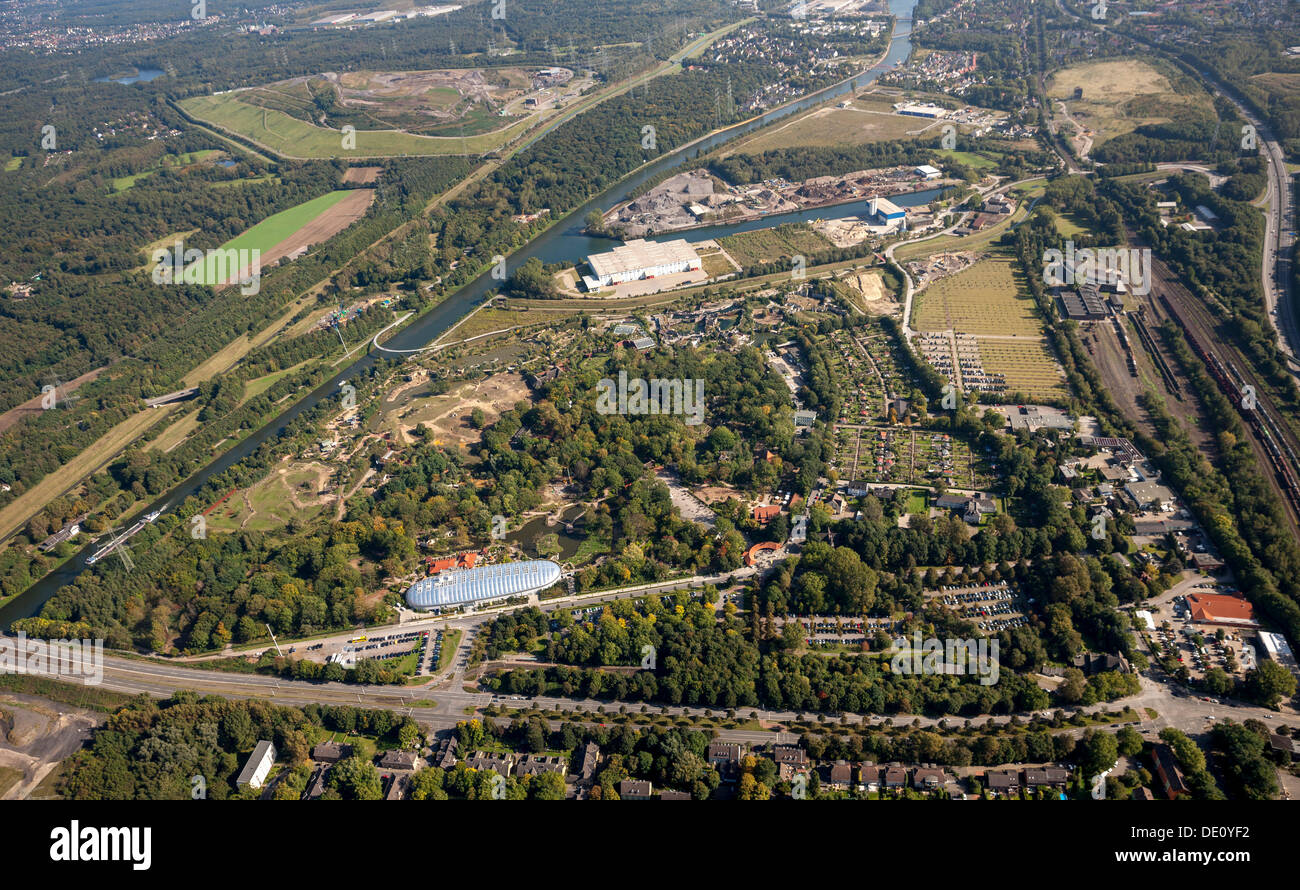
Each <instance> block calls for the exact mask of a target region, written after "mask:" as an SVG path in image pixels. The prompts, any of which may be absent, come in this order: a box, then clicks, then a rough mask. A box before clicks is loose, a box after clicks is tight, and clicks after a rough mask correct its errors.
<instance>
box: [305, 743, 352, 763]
mask: <svg viewBox="0 0 1300 890" xmlns="http://www.w3.org/2000/svg"><path fill="white" fill-rule="evenodd" d="M351 756H352V746H351V745H344V744H340V743H339V742H321V743H320V744H319V745H317V746H316V747H315V748H312V749H311V759H312V760H314V761H316V762H317V763H338V762H339V761H340V760H346V759H347V758H349V757H351Z"/></svg>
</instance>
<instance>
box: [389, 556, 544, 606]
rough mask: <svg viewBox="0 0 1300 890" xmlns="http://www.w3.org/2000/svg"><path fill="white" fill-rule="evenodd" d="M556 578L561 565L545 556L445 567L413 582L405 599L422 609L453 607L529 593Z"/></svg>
mask: <svg viewBox="0 0 1300 890" xmlns="http://www.w3.org/2000/svg"><path fill="white" fill-rule="evenodd" d="M559 580H560V567H559V566H558V565H556V564H555V563H553V562H551V561H550V560H546V559H530V560H525V561H523V562H505V563H500V564H498V565H491V566H479V567H478V568H473V569H448V570H446V571H444V572H441V573H439V574H438V575H436V576H434V577H432V578H423V579H421V580H419V581H416V582H415V583H414V584H412V585H411V587H410V588H409V589H408V590H407V591H406V603H407V605H409V606H410V607H411V608H412V609H419V610H421V611H426V610H430V609H446V608H455V607H457V606H464V605H470V604H472V603H485V602H491V601H492V600H499V599H505V598H506V597H511V596H528V595H530V594H534V593H537V592H539V591H542V590H545V589H546V588H548V587H550V586H551V585H553V584H555V583H556V582H557V581H559Z"/></svg>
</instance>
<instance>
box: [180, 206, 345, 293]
mask: <svg viewBox="0 0 1300 890" xmlns="http://www.w3.org/2000/svg"><path fill="white" fill-rule="evenodd" d="M348 194H349V190H348V189H339V190H337V191H333V192H329V193H327V194H324V195H321V196H320V197H319V198H313V199H311V200H310V201H307V202H306V203H303V204H299V205H298V206H297V207H290V208H289V209H288V210H282V211H280V212H279V213H277V214H275V215H274V216H268V217H267V218H266V219H264V220H262V221H261V222H260V223H258V224H257V225H255V226H253V227H252V228H251V229H248V230H247V231H245V232H243V233H242V234H240V235H236V236H235V237H234V238H231V239H230V240H229V241H227V242H226V243H225V244H223V245H221V250H260V251H262V252H263V253H266V252H267V251H268V250H270V249H271V248H272V247H275V246H276V245H277V244H279V243H280V242H281V241H283V240H285V239H286V238H288V237H289V236H290V235H292V234H293V233H294V232H296V231H298V230H299V229H301V228H302V227H303V226H305V225H307V223H309V222H311V221H312V220H313V219H315V218H316V217H318V216H320V215H321V214H322V213H324V212H325V211H326V210H329V209H330V208H331V207H333V206H334V205H335V204H337V203H338V202H339V201H342V200H343V199H344V198H345V197H347V196H348ZM221 265H222V261H221V259H220V258H219V257H217V256H216V255H215V254H209V255H208V256H207V257H206V258H205V259H204V260H203V269H202V270H201V273H200V274H199V275H198V276H197V277H196V281H197V283H199V284H217V283H218V280H219V279H220V277H221V271H222V269H221ZM185 274H186V277H187V280H188V277H189V275H190V270H189V269H186V270H185ZM231 274H233V272H232V273H231Z"/></svg>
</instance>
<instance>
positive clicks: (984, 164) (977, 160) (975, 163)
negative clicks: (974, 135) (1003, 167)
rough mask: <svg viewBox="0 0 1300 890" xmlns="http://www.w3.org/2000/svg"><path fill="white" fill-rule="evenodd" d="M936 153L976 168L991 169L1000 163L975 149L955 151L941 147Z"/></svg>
mask: <svg viewBox="0 0 1300 890" xmlns="http://www.w3.org/2000/svg"><path fill="white" fill-rule="evenodd" d="M935 154H939V155H943V156H944V157H945V158H947V159H948V160H950V161H956V162H957V163H959V164H964V165H966V166H967V167H971V168H973V169H975V170H991V169H993V168H994V167H996V166H997V165H998V163H997V161H994V160H990V159H989V158H986V157H984V155H981V154H976V153H975V152H973V151H954V150H952V149H940V150H938V151H936V152H935Z"/></svg>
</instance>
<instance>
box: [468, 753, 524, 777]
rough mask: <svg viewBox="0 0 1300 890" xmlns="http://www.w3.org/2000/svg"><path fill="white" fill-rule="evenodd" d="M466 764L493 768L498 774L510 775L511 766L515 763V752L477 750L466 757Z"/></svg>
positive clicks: (471, 766) (474, 766)
mask: <svg viewBox="0 0 1300 890" xmlns="http://www.w3.org/2000/svg"><path fill="white" fill-rule="evenodd" d="M465 765H466V766H468V767H469V768H470V769H477V770H484V769H487V770H492V771H493V772H495V773H496V774H497V775H501V776H508V775H510V770H511V768H513V767H514V765H515V758H514V755H513V754H498V753H496V752H490V751H475V752H474V753H473V754H471V755H470V756H469V757H466V758H465Z"/></svg>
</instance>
